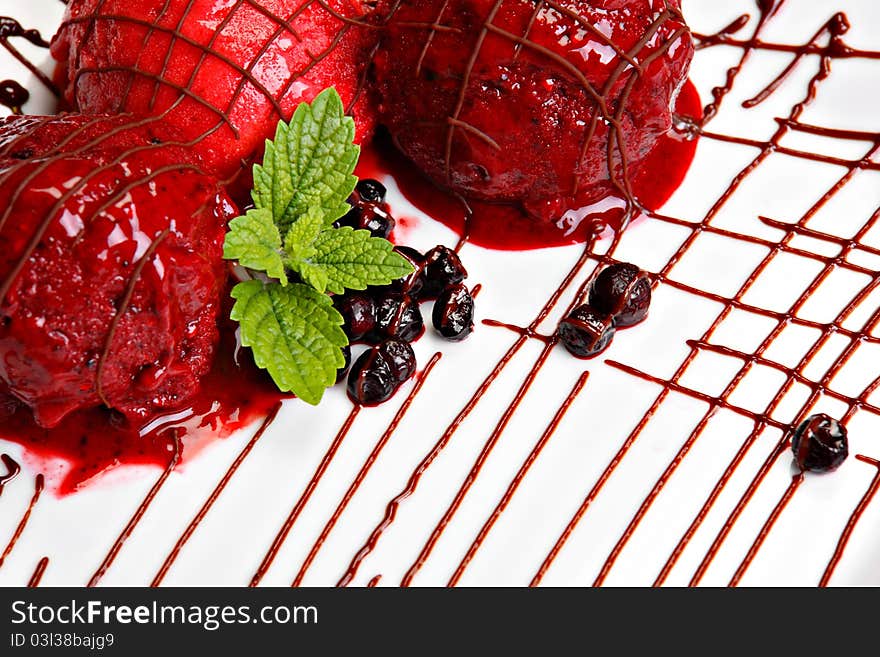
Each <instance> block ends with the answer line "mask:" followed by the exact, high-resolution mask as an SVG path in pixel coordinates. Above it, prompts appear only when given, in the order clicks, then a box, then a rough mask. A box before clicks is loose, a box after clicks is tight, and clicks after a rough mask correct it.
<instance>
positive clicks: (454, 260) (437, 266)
mask: <svg viewBox="0 0 880 657" xmlns="http://www.w3.org/2000/svg"><path fill="white" fill-rule="evenodd" d="M467 275H468V273H467V270H466V269H465V268H464V265H463V264H461V258H459V257H458V254H457V253H456V252H455V251H453V250H452V249H449V248H447V247H445V246H435V247H434V248H433V249H431V250H430V251H428V253H426V254H425V285H424V288H423V290H422V297H423V298H428V299H430V298H434V297H436V296H437V295H439V294H440V293H441V292H442V291H443V290H445V289H446V288H447V287H449V286H450V285H457V284H458V283H461V282H462V281H463V280H464V279H466V278H467Z"/></svg>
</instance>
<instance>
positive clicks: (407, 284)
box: [391, 246, 425, 300]
mask: <svg viewBox="0 0 880 657" xmlns="http://www.w3.org/2000/svg"><path fill="white" fill-rule="evenodd" d="M394 250H395V251H397V252H398V253H399V254H400V255H402V256H403V257H404V258H406V259H407V260H409V262H410V264H411V265H412V266H413V267H414V268H415V271H414V272H413V273H412V274H410V275H409V276H407V277H406V278H402V279H400V280H397V281H394V282H393V283H392V284H391V289H392V290H393V291H395V292H404V293H406V294H408V295H410V296H411V297H412V298H413V299H416V300H418V299H420V298H421V294H422V290H423V289H424V286H425V267H424V265H425V256H424V255H422V254H421V253H419V252H418V251H416V250H415V249H413V248H411V247H409V246H396V247H394Z"/></svg>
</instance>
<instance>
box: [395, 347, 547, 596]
mask: <svg viewBox="0 0 880 657" xmlns="http://www.w3.org/2000/svg"><path fill="white" fill-rule="evenodd" d="M520 339H523V338H520ZM555 346H556V341H552V342H550V343H548V344H546V345H544V349H543V350H542V351H541V354H540V355H539V357H538V360H537V362H536V363H535V364H534V366H533V367H532V369H531V370H530V371H529V373H528V375H527V376H526V378H525V380H524V381H523V382H522V384H521V385H520V387H519V389H518V390H517V392H516V395H515V396H514V398H513V400H512V401H511V403H510V405H509V406H508V407H507V409H506V410H505V411H504V413H503V414H502V416H501V419H500V420H499V421H498V423H497V424H496V425H495V428H494V430H493V431H492V433H491V434H490V435H489V438H488V440H487V441H486V443H485V444H484V445H483V448H482V450H481V451H480V453H479V455H478V456H477V459H476V461H475V462H474V464H473V465H472V466H471V469H470V472H469V473H468V475H467V477H466V478H465V480H464V482H463V483H462V485H461V487H460V488H459V489H458V492H456V494H455V497H454V498H453V500H452V502H451V503H450V505H449V507H448V508H447V509H446V511H445V512H444V514H443V516H442V518H441V519H440V521H439V522H438V523H437V524H436V526H435V527H434V530H433V531H432V532H431V534H430V536H429V537H428V540H427V541H426V542H425V544H424V546H423V547H422V550H421V552H419V555H418V556H417V557H416V560H415V561H414V562H413V564H412V565H411V566H410V567H409V569H408V570H407V571H406V573H405V574H404V576H403V579H402V580H401V582H400V585H401V586H404V587H406V586H409V585H410V584H412V581H413V579H414V578H415V576H416V575H417V574H418V572H419V571H420V570H421V569H422V566H424V564H425V562H426V561H427V560H428V558H429V557H430V556H431V553H432V552H433V550H434V548H435V547H436V545H437V542H438V541H439V540H440V536H441V535H442V534H443V532H444V530H445V529H446V527H447V526H448V525H449V523H450V522H451V521H452V518H453V516H454V515H455V514H456V513H457V512H458V510H459V508H460V507H461V504H462V502H463V501H464V498H465V496H466V495H467V494H468V492H469V491H470V489H471V486H473V484H474V482H475V481H476V480H477V478H478V477H479V475H480V472H481V471H482V469H483V466H484V465H485V463H486V461H487V460H488V459H489V455H490V454H491V453H492V451H493V450H494V449H495V446H496V445H497V444H498V441H499V439H500V438H501V435H502V434H503V433H504V430H505V429H506V428H507V426H508V424H509V423H510V420H511V419H512V418H513V416H514V414H515V413H516V411H517V410H518V409H519V407H520V405H521V404H522V401H523V399H525V397H526V395H527V394H528V393H529V390H530V389H531V387H532V384H533V383H534V382H535V379H536V378H537V376H538V373H539V372H540V371H541V370H542V369H543V367H544V364H545V363H546V362H547V359H548V358H549V357H550V354H551V353H552V351H553V348H554V347H555Z"/></svg>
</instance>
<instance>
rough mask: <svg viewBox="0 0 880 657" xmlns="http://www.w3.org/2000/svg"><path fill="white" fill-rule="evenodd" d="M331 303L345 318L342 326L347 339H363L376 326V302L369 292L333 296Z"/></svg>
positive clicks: (354, 340) (353, 340)
mask: <svg viewBox="0 0 880 657" xmlns="http://www.w3.org/2000/svg"><path fill="white" fill-rule="evenodd" d="M333 303H334V305H335V306H336V310H338V311H339V314H340V315H342V319H344V320H345V324H344V325H343V327H342V328H343V330H344V331H345V334H346V335H347V336H348V339H349V341H351V342H357V341H358V340H361V339H363V337H364V336H365V335H367V334H368V333H370V332H371V331H372V330H373V329H374V328H375V327H376V302H375V301H374V300H373V297H371V296H370V295H369V294H364V293H357V292H354V293H349V294H346V295H344V296H338V297H334V299H333Z"/></svg>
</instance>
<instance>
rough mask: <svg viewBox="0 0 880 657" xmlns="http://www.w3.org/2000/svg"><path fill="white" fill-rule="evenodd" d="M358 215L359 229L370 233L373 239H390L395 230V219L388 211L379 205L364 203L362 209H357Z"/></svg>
mask: <svg viewBox="0 0 880 657" xmlns="http://www.w3.org/2000/svg"><path fill="white" fill-rule="evenodd" d="M356 212H357V213H358V225H357V227H358V228H360V229H362V230H368V231H370V234H371V235H372V236H373V237H381V238H383V239H388V238H389V237H390V236H391V232H392V231H393V230H394V225H395V221H394V217H392V216H391V215H390V214H388V211H387V210H386V209H385V208H383V207H382V206H381V205H379V204H377V203H364V204H363V205H361V207H359V208H356Z"/></svg>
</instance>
